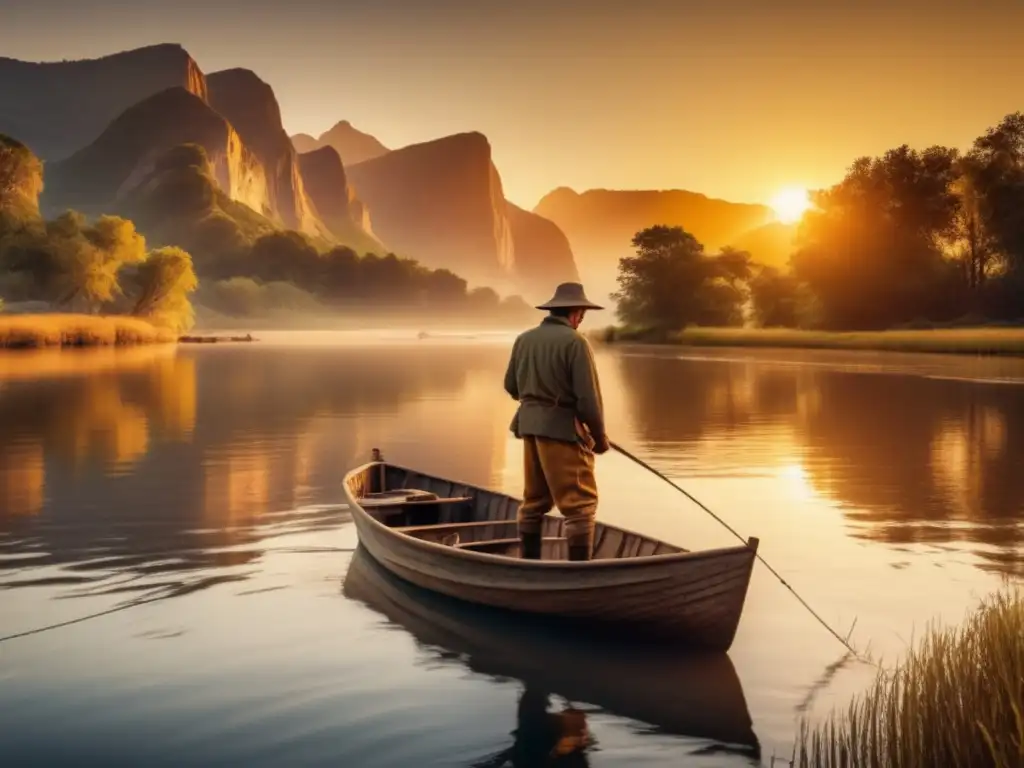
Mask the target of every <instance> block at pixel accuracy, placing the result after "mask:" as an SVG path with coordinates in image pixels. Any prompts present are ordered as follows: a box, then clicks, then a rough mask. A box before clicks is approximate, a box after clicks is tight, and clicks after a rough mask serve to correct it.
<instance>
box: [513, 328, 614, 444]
mask: <svg viewBox="0 0 1024 768" xmlns="http://www.w3.org/2000/svg"><path fill="white" fill-rule="evenodd" d="M505 391H506V392H508V393H509V395H511V396H512V398H513V399H514V400H518V401H519V407H518V408H517V409H516V414H515V416H513V418H512V424H511V425H510V429H511V430H512V432H513V433H514V434H515V436H516V437H523V436H524V435H536V436H539V437H550V438H553V439H555V440H565V441H568V442H575V441H577V440H578V439H580V437H581V436H580V433H579V431H578V430H577V424H576V422H577V419H578V420H579V422H580V423H582V424H583V425H585V426H586V428H587V429H588V430H589V432H590V435H591V436H592V437H593V438H595V439H596V438H598V437H601V436H603V435H604V434H605V427H604V402H603V401H602V399H601V386H600V383H599V382H598V378H597V366H596V365H595V364H594V352H593V350H592V349H591V348H590V344H588V343H587V340H586V339H585V338H584V337H583V335H582V334H580V333H578V332H577V331H576V329H574V328H573V327H572V326H571V325H569V323H568V321H567V320H565V319H563V318H560V317H553V316H548V317H545V318H544V320H542V321H541V322H540V324H539V325H537V327H535V328H531V329H530V330H528V331H525V332H523V333H521V334H520V335H519V336H518V337H517V338H516V340H515V343H514V344H513V345H512V355H511V356H510V358H509V361H508V369H507V370H506V371H505Z"/></svg>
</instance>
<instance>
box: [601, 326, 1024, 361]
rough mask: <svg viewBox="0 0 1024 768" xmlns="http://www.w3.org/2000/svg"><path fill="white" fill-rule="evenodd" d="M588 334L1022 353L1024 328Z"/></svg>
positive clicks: (655, 340)
mask: <svg viewBox="0 0 1024 768" xmlns="http://www.w3.org/2000/svg"><path fill="white" fill-rule="evenodd" d="M591 338H592V339H593V340H594V341H595V342H596V343H600V344H617V343H644V344H666V345H672V346H680V347H776V348H792V349H852V350H874V351H891V352H928V353H933V354H955V355H1009V356H1022V357H1024V328H938V329H929V330H898V331H855V332H845V333H840V332H829V331H800V330H792V329H788V328H687V329H686V330H684V331H676V332H671V333H664V332H651V331H648V330H637V329H630V328H616V327H612V328H605V329H602V330H599V331H595V332H594V333H592V334H591Z"/></svg>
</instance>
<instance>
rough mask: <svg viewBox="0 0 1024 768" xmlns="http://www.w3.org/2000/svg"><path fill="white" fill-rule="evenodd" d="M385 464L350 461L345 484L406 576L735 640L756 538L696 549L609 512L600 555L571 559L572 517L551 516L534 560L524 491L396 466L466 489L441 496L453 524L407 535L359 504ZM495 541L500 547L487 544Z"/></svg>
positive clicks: (698, 637)
mask: <svg viewBox="0 0 1024 768" xmlns="http://www.w3.org/2000/svg"><path fill="white" fill-rule="evenodd" d="M381 466H382V465H380V464H372V465H369V466H368V467H361V468H359V469H356V470H353V471H352V472H350V473H349V474H348V475H347V476H346V479H345V487H344V492H345V494H346V497H347V499H348V500H349V504H350V506H351V507H352V514H353V520H354V521H355V524H356V528H357V531H358V534H359V540H360V543H361V544H362V545H363V547H364V548H365V549H366V551H367V552H368V553H369V554H370V556H371V557H373V558H374V559H375V560H376V561H377V562H379V563H381V564H382V565H383V566H384V567H385V568H386V569H387V570H389V571H391V572H392V573H394V574H396V575H398V576H400V577H402V578H403V579H406V580H408V581H409V582H411V583H413V584H416V585H418V586H421V587H425V588H427V589H431V590H434V591H436V592H440V593H442V594H445V595H449V596H451V597H458V598H461V599H463V600H468V601H471V602H477V603H481V604H485V605H491V606H497V607H502V608H511V609H513V610H519V611H525V612H533V613H543V614H552V615H559V616H564V617H570V618H573V619H580V620H584V621H587V622H594V621H596V622H598V623H603V624H607V625H610V626H615V625H629V626H630V627H634V628H635V629H636V631H637V632H638V633H640V634H649V635H652V636H658V637H672V638H673V639H674V640H676V641H680V640H681V641H683V643H684V644H690V645H693V646H696V647H704V648H712V649H716V650H726V649H727V648H728V647H729V645H730V644H731V643H732V639H733V637H734V635H735V632H736V628H737V626H738V623H739V620H740V616H741V614H742V610H743V605H744V602H745V600H746V593H747V589H748V586H749V581H750V574H751V571H752V569H753V563H754V550H753V549H752V548H751V547H748V546H737V547H726V548H721V549H714V550H705V551H700V552H686V551H685V550H682V549H680V548H679V547H675V546H672V545H669V544H667V543H666V542H662V541H659V540H657V539H654V538H651V537H647V536H642V535H639V534H636V533H632V532H628V531H624V530H623V529H621V528H618V527H616V526H610V525H605V524H603V523H598V524H597V526H595V547H594V559H593V560H591V561H589V562H571V561H568V560H566V559H565V558H566V554H567V549H566V546H565V542H564V540H563V538H562V535H563V533H564V524H565V520H564V518H563V517H561V516H560V515H549V516H547V517H546V518H545V520H544V525H543V535H544V537H545V540H544V542H543V546H542V558H541V560H539V561H536V560H522V559H520V558H519V540H518V536H517V535H516V534H515V533H513V532H512V531H515V516H516V512H517V509H518V505H519V500H517V499H514V498H512V497H510V496H506V495H503V494H498V493H494V492H491V491H488V490H485V489H482V488H476V487H474V486H469V485H466V484H464V483H460V482H458V481H451V480H447V479H445V478H435V477H431V476H427V475H422V474H420V473H416V472H414V471H412V470H407V469H405V468H398V467H392V466H390V465H384V466H385V472H384V474H385V477H386V479H387V483H388V485H389V486H391V485H392V483H393V482H394V480H393V479H394V478H400V479H401V483H402V487H405V488H419V489H421V490H426V491H430V492H434V493H438V494H439V495H454V494H456V493H457V494H460V495H459V497H458V498H459V499H461V500H462V501H463V503H462V504H461V505H460V504H442V505H441V506H440V507H437V506H436V505H437V502H436V501H435V502H433V504H434V505H435V506H434V509H440V510H443V511H442V517H440V518H435V520H436V522H440V523H445V525H443V526H426V527H425V526H423V525H418V524H416V525H415V527H416V528H417V529H419V530H418V531H417V530H412V529H408V530H409V531H410V533H412V534H415V535H406V533H405V532H404V531H403V530H401V529H395V528H389V527H387V526H386V525H384V524H383V523H382V522H380V521H378V520H376V519H375V518H374V515H375V514H376V513H377V512H378V511H379V510H380V507H374V508H373V509H372V510H363V509H362V507H361V506H360V505H359V503H358V498H359V495H360V494H361V493H362V492H363V491H364V490H366V488H367V482H366V481H367V478H369V477H372V475H371V474H369V473H370V472H371V471H375V472H379V469H380V467H381ZM412 503H413V504H416V502H412ZM425 514H429V512H425ZM445 514H447V517H444V515H445ZM421 522H423V523H426V522H434V521H427V520H423V521H421ZM408 524H409V523H407V525H408ZM467 524H468V525H467ZM460 525H461V526H462V527H461V528H460V527H457V526H460ZM431 529H432V530H431ZM443 531H448V535H450V533H451V532H452V531H458V532H459V546H457V547H452V546H441V545H440V544H438V543H436V542H435V541H431V540H430V539H436V538H438V537H439V536H440V535H442V532H443ZM487 539H490V541H486V540H487ZM488 549H490V550H492V551H493V552H486V551H482V550H488ZM474 550H481V551H474Z"/></svg>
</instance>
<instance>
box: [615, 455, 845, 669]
mask: <svg viewBox="0 0 1024 768" xmlns="http://www.w3.org/2000/svg"><path fill="white" fill-rule="evenodd" d="M609 445H610V446H611V447H612V448H614V449H615V450H616V451H618V452H619V453H621V454H622V455H623V456H625V457H626V458H627V459H630V460H631V461H634V462H636V463H637V464H639V465H640V466H641V467H643V468H644V469H646V470H647V471H648V472H651V473H653V474H655V475H657V476H658V477H660V478H661V479H662V480H664V481H665V482H666V483H668V484H669V485H671V486H672V487H673V488H675V489H676V490H677V491H679V492H680V493H681V494H683V495H684V496H685V497H686V498H688V499H689V500H690V501H692V502H693V503H694V504H696V505H697V506H698V507H700V508H701V509H703V510H704V511H705V512H707V513H708V514H709V515H711V517H713V518H714V519H715V520H717V521H718V522H719V523H721V524H722V525H723V526H724V527H725V528H726V530H728V531H729V532H730V533H731V534H732V535H733V536H735V537H736V538H737V539H739V540H740V541H742V542H743V543H744V544H746V543H747V540H746V539H745V538H743V537H742V536H740V534H739V533H737V532H736V530H735V529H733V527H732V526H730V525H729V524H728V523H727V522H725V521H724V520H723V519H722V518H720V517H719V516H718V515H716V514H715V513H714V512H712V511H711V510H710V509H708V508H707V507H706V506H704V505H703V504H702V503H701V502H700V500H699V499H696V498H694V497H693V496H692V495H691V494H690V493H689V492H688V491H686V490H685V489H683V488H681V487H680V486H678V485H676V483H674V482H672V481H671V480H669V479H668V478H667V477H665V475H663V474H662V473H661V472H659V471H658V470H656V469H655V468H654V467H652V466H651V465H650V464H648V463H647V462H645V461H643V460H642V459H639V458H637V457H636V456H634V455H633V454H632V453H630V452H629V451H627V450H626V449H625V448H623V447H622V446H621V445H617V444H615V443H612V442H609ZM754 556H755V557H756V558H757V559H758V560H760V561H761V564H762V565H764V567H765V568H767V569H768V570H769V571H770V572H771V574H772V575H773V576H775V578H777V579H778V580H779V582H780V583H781V584H782V586H784V587H785V588H786V589H788V590H789V591H790V592H792V593H793V597H795V598H796V599H797V600H799V601H800V603H801V604H802V605H803V606H804V608H806V609H807V610H808V611H809V612H810V614H811V615H812V616H813V617H814V618H816V619H817V620H818V621H819V622H820V624H821V626H823V627H824V628H825V629H827V630H828V631H829V632H831V633H832V636H833V637H835V639H836V640H838V641H839V642H840V643H842V644H843V645H844V646H845V647H846V650H848V651H849V652H850V653H852V654H853V655H854V656H855V657H856V658H858V659H861V660H862V661H863V660H864V659H863V657H862V656H861V655H860V654H859V653H857V651H855V650H854V649H853V646H851V645H850V643H849V642H848V641H847V640H846V639H845V638H844V637H843V636H842V635H840V634H839V633H838V632H836V631H835V630H834V629H832V627H831V626H829V624H828V622H826V621H825V620H824V619H823V618H821V616H819V615H818V613H817V612H816V611H815V610H814V609H813V608H811V606H809V605H808V604H807V601H806V600H804V599H803V598H802V597H800V595H799V594H797V591H796V590H795V589H793V587H792V586H790V584H789V582H788V581H786V580H785V579H784V578H782V576H781V575H779V572H778V571H776V570H775V569H774V568H772V567H771V566H770V565H769V564H768V562H767V561H766V560H765V559H764V558H763V557H761V555H760V553H758V552H755V553H754Z"/></svg>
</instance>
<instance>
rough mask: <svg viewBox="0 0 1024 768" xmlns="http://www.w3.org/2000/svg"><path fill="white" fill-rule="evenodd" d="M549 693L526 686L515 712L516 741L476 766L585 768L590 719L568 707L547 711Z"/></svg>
mask: <svg viewBox="0 0 1024 768" xmlns="http://www.w3.org/2000/svg"><path fill="white" fill-rule="evenodd" d="M549 699H550V694H548V693H547V692H546V691H544V690H541V689H539V688H531V687H530V686H529V685H527V687H526V689H525V690H524V691H523V693H522V695H521V696H520V697H519V706H518V708H517V711H516V719H517V721H518V722H517V727H516V730H515V731H514V732H513V735H514V736H515V742H514V743H513V744H512V746H511V747H509V748H508V749H505V750H502V751H501V752H499V753H498V754H496V755H494V756H492V757H490V758H487V759H485V760H483V761H481V762H478V763H475V764H474V766H473V768H509V766H511V768H556V767H557V768H586V767H587V766H589V762H588V760H587V756H586V752H585V750H586V748H587V747H588V746H590V744H591V737H590V733H589V731H588V730H587V718H586V716H585V715H584V714H583V712H581V711H580V710H578V709H574V708H572V707H566V708H565V709H563V710H562V711H561V712H548V705H549V703H550V701H549Z"/></svg>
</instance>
